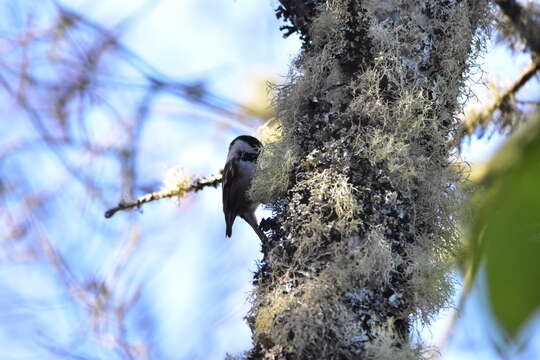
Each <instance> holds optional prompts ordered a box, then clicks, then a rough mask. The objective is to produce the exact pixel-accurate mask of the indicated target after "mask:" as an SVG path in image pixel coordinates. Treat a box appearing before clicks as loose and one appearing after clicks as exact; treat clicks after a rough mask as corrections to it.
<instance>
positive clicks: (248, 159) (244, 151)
mask: <svg viewBox="0 0 540 360" xmlns="http://www.w3.org/2000/svg"><path fill="white" fill-rule="evenodd" d="M261 149H262V144H261V142H260V141H259V140H257V138H255V137H253V136H249V135H241V136H238V137H236V138H235V139H234V140H233V141H231V144H230V145H229V152H228V154H227V161H226V163H225V168H224V169H223V213H224V215H225V224H226V228H225V236H226V237H229V238H230V237H231V235H232V227H233V224H234V220H235V219H236V217H237V216H240V217H241V218H242V219H244V220H245V221H246V222H247V223H248V224H249V225H250V226H251V227H252V228H253V230H255V233H256V234H257V235H258V236H259V239H261V241H267V240H268V238H267V237H266V235H265V233H264V232H263V231H262V230H261V229H260V228H259V225H258V224H257V218H256V217H255V209H256V208H257V206H258V205H259V204H258V203H257V202H254V201H253V200H251V199H250V197H249V194H248V190H249V188H250V186H251V180H252V179H253V175H254V174H255V169H256V167H257V158H258V156H259V153H260V152H261Z"/></svg>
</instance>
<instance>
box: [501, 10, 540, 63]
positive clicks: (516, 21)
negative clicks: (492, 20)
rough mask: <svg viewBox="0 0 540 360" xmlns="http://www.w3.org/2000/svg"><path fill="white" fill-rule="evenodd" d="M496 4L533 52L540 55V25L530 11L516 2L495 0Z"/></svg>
mask: <svg viewBox="0 0 540 360" xmlns="http://www.w3.org/2000/svg"><path fill="white" fill-rule="evenodd" d="M495 3H496V4H497V5H499V7H500V8H501V10H502V11H503V13H504V14H505V15H506V16H508V17H509V18H510V20H511V21H512V24H513V25H514V27H515V28H516V30H517V31H518V33H519V34H520V35H521V37H522V38H524V39H525V41H526V42H527V45H529V47H530V48H531V49H532V51H533V52H535V53H536V54H537V55H540V23H539V22H537V21H535V18H534V16H532V15H531V14H530V11H528V10H527V9H525V8H523V6H522V5H521V4H519V3H518V2H517V1H515V0H495Z"/></svg>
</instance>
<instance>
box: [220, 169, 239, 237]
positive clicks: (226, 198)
mask: <svg viewBox="0 0 540 360" xmlns="http://www.w3.org/2000/svg"><path fill="white" fill-rule="evenodd" d="M236 172H237V168H236V163H235V161H234V160H231V161H228V162H227V163H226V164H225V169H224V170H223V213H224V214H225V224H226V226H227V227H226V230H225V235H226V236H228V237H230V236H231V234H232V225H233V223H234V219H235V218H236V214H237V212H238V204H237V201H235V200H237V197H238V184H237V182H236V181H234V178H235V176H236Z"/></svg>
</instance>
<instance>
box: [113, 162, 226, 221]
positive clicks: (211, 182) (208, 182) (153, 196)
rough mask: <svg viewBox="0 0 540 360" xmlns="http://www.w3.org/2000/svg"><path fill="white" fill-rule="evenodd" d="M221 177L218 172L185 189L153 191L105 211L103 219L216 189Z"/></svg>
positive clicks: (220, 173)
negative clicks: (166, 200)
mask: <svg viewBox="0 0 540 360" xmlns="http://www.w3.org/2000/svg"><path fill="white" fill-rule="evenodd" d="M222 176H223V170H220V171H219V173H217V174H215V175H211V176H208V177H205V178H200V179H197V180H195V181H194V182H193V183H191V185H189V186H188V187H186V188H175V189H167V190H165V191H155V192H151V193H149V194H145V195H143V196H141V197H139V198H137V199H136V200H133V201H128V202H125V201H121V202H120V203H119V204H118V205H117V206H115V207H113V208H111V209H109V210H107V211H106V212H105V217H106V218H107V219H108V218H110V217H112V216H113V215H114V214H115V213H116V212H117V211H120V210H127V209H132V208H134V207H140V206H141V205H142V204H146V203H149V202H151V201H154V200H160V199H164V198H169V197H174V196H183V195H185V194H187V193H189V192H197V191H200V190H202V189H204V188H205V187H208V186H212V187H217V186H218V185H219V184H221V181H222Z"/></svg>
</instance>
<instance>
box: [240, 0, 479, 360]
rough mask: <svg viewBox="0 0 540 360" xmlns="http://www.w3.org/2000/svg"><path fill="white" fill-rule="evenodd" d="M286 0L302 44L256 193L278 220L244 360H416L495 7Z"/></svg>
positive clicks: (474, 2) (446, 0)
mask: <svg viewBox="0 0 540 360" xmlns="http://www.w3.org/2000/svg"><path fill="white" fill-rule="evenodd" d="M280 3H281V6H280V7H279V8H278V10H277V13H278V16H280V17H283V18H284V19H285V20H286V21H289V22H290V25H288V26H285V27H284V28H285V29H286V30H287V33H289V34H290V33H293V32H298V33H299V34H300V36H301V39H302V41H303V50H302V52H301V54H300V55H299V57H298V58H297V60H296V61H295V63H294V66H293V68H292V70H291V72H290V79H289V82H288V84H286V85H284V86H282V87H281V88H280V89H279V91H278V95H277V99H276V107H277V113H278V118H279V120H280V121H281V123H282V129H283V134H282V138H281V140H280V141H279V142H277V143H272V144H269V145H267V146H266V147H265V150H264V151H263V153H262V155H261V157H260V159H259V169H258V173H257V176H256V179H255V180H254V183H253V187H252V196H253V198H255V199H256V200H259V201H262V202H266V203H268V202H270V203H271V208H272V210H273V212H274V215H273V217H272V219H270V220H268V221H265V222H264V224H263V226H266V228H267V229H268V230H271V232H270V233H271V236H270V237H269V240H268V242H267V243H264V244H263V254H264V258H263V261H262V263H261V264H260V268H259V271H258V272H257V274H256V276H255V283H256V290H255V294H254V301H253V307H252V310H251V313H250V315H249V322H250V325H251V327H252V330H253V338H254V343H255V347H254V348H253V349H252V350H251V351H250V353H249V354H248V358H250V359H262V358H265V359H403V358H407V359H408V358H411V359H415V358H419V357H420V353H421V352H422V348H421V347H419V346H417V345H415V346H413V345H411V343H410V341H409V333H410V330H411V323H412V322H413V321H416V320H418V319H420V320H422V321H424V322H429V320H430V319H431V318H432V317H433V316H435V315H436V314H437V312H438V311H439V309H441V307H443V306H445V305H448V302H449V301H450V299H451V294H452V291H453V287H452V280H451V277H450V275H449V273H448V267H449V258H450V257H451V255H452V253H453V251H454V250H455V248H456V245H457V230H456V228H455V218H456V217H455V211H456V209H457V208H458V207H459V206H460V201H461V199H460V196H459V192H458V190H457V189H456V186H455V184H456V182H457V181H459V175H458V174H456V173H454V172H453V170H452V168H451V167H450V151H451V149H449V148H448V146H447V142H448V139H449V138H450V137H451V136H452V134H453V132H454V131H455V129H456V127H457V123H458V121H457V119H456V113H457V112H458V111H459V110H460V107H459V105H460V101H463V98H464V96H465V95H466V94H465V92H464V91H463V84H464V80H465V79H466V76H467V71H468V70H469V67H470V65H471V56H472V55H474V54H476V53H477V52H478V50H479V49H480V48H481V44H482V39H483V37H484V36H483V35H482V34H483V32H482V31H481V30H482V29H486V28H487V26H488V20H487V16H488V7H487V1H486V0H439V1H432V0H422V1H407V0H401V1H400V0H394V1H363V0H326V1H322V0H304V1H300V0H281V1H280Z"/></svg>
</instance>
